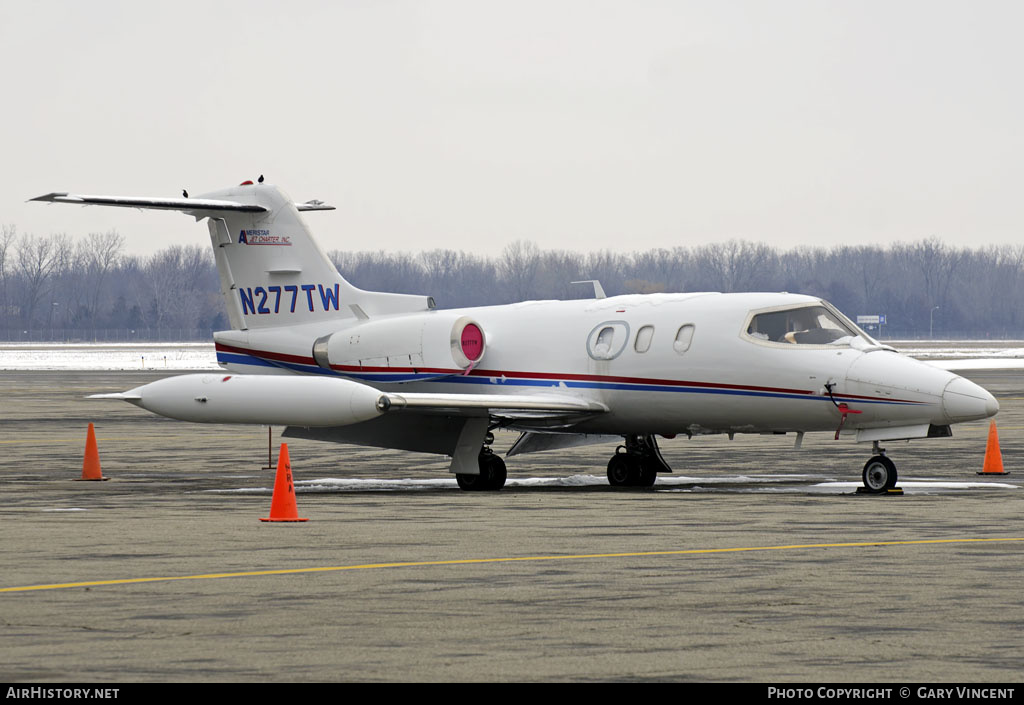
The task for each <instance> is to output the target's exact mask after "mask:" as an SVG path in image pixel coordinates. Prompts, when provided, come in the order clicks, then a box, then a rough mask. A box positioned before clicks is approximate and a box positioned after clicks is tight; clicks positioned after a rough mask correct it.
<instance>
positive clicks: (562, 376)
mask: <svg viewBox="0 0 1024 705" xmlns="http://www.w3.org/2000/svg"><path fill="white" fill-rule="evenodd" d="M215 347H216V349H217V350H218V351H220V352H231V353H240V354H243V355H253V356H255V357H260V358H263V359H265V360H276V361H278V362H288V363H291V364H297V365H311V366H314V367H317V366H318V365H317V364H316V361H315V360H314V359H313V358H312V357H306V356H304V355H289V354H287V353H278V352H271V351H269V350H253V349H250V348H240V347H236V346H233V345H225V344H223V343H216V346H215ZM331 369H332V370H336V371H338V372H340V373H342V374H350V373H354V374H358V373H369V372H374V373H378V372H395V373H405V374H408V373H410V372H411V373H413V374H417V373H424V374H450V375H462V374H465V370H461V369H458V368H443V367H369V366H359V365H331ZM469 375H470V376H472V377H504V378H506V379H551V380H558V381H567V382H614V383H619V384H646V385H652V386H669V387H698V388H703V389H732V390H737V391H746V392H770V393H774V394H800V395H804V396H811V397H813V396H816V393H815V392H813V391H809V390H806V389H789V388H786V387H761V386H757V385H750V384H723V383H719V382H695V381H688V380H678V379H652V378H649V377H616V376H612V375H584V374H568V373H549V372H521V371H510V370H485V369H474V370H470V372H469ZM836 397H838V398H840V399H863V400H865V401H889V402H902V403H909V404H920V403H922V402H919V401H915V400H912V399H884V398H882V397H871V396H864V395H860V394H837V395H836Z"/></svg>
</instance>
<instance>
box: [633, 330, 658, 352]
mask: <svg viewBox="0 0 1024 705" xmlns="http://www.w3.org/2000/svg"><path fill="white" fill-rule="evenodd" d="M653 337H654V326H644V327H643V328H641V329H640V330H638V331H637V332H636V342H635V343H634V344H633V349H634V350H636V351H637V352H638V353H645V352H647V351H648V350H650V349H651V338H653Z"/></svg>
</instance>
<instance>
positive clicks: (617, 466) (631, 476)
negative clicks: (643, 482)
mask: <svg viewBox="0 0 1024 705" xmlns="http://www.w3.org/2000/svg"><path fill="white" fill-rule="evenodd" d="M639 480H640V462H639V461H638V460H637V459H636V458H634V457H632V456H630V455H628V454H626V453H616V454H615V455H613V456H612V459H611V460H609V461H608V484H610V485H611V486H612V487H631V486H633V485H635V484H637V483H638V482H639Z"/></svg>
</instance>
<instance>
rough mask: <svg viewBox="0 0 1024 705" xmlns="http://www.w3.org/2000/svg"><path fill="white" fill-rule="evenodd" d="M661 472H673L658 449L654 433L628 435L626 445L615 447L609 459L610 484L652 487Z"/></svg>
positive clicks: (613, 485) (615, 485) (614, 485)
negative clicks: (613, 453)
mask: <svg viewBox="0 0 1024 705" xmlns="http://www.w3.org/2000/svg"><path fill="white" fill-rule="evenodd" d="M659 472H672V468H670V467H669V466H668V463H666V462H665V459H664V458H663V457H661V451H660V450H658V442H657V441H656V440H654V435H653V434H648V435H646V436H626V445H624V446H619V447H618V448H616V449H615V455H613V456H612V459H611V460H609V461H608V484H610V485H611V486H612V487H650V486H651V485H653V484H654V481H655V480H657V479H658V473H659Z"/></svg>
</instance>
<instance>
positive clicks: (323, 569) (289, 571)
mask: <svg viewBox="0 0 1024 705" xmlns="http://www.w3.org/2000/svg"><path fill="white" fill-rule="evenodd" d="M1009 541H1024V537H1016V538H989V539H922V540H917V541H862V542H856V543H808V544H794V545H789V546H747V547H738V548H695V549H683V550H676V551H637V552H630V553H583V554H577V555H565V556H520V557H507V558H462V559H454V560H446V561H409V562H401V563H366V564H362V565H341V566H320V567H314V568H283V569H280V570H252V571H244V572H238V573H205V574H202V575H176V576H167V577H159V578H123V579H119V580H92V581H88V582H79V583H54V584H52V585H29V586H24V587H7V588H0V592H30V591H33V590H62V589H65V588H75V587H96V586H100V585H132V584H136V583H157V582H168V581H172V580H214V579H218V578H251V577H258V576H266V575H298V574H301V573H331V572H337V571H343V570H375V569H379V568H416V567H423V566H446V565H474V564H477V565H479V564H485V563H516V562H520V563H522V562H531V561H571V560H581V559H593V558H636V557H646V556H686V555H707V554H714V553H744V552H752V551H793V550H805V549H811V548H865V547H868V548H870V547H882V546H921V545H927V544H932V545H936V544H956V543H998V542H1009Z"/></svg>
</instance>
